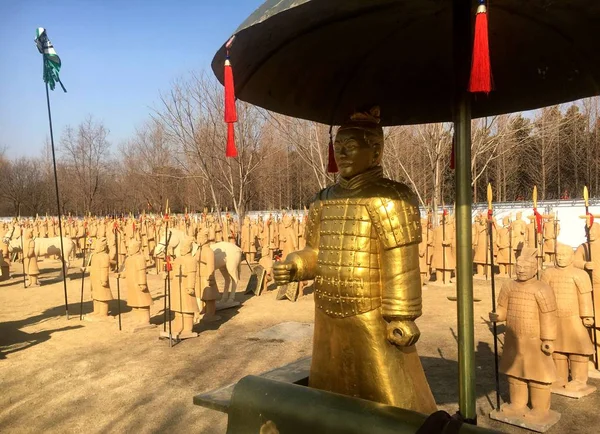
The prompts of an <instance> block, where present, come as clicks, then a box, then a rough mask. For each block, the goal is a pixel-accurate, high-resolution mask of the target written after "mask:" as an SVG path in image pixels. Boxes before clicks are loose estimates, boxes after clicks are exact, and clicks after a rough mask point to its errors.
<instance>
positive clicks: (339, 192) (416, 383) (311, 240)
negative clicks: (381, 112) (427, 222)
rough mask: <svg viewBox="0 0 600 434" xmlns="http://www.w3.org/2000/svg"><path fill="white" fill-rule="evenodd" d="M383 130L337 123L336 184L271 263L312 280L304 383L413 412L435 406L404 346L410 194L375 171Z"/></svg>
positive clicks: (409, 289)
mask: <svg viewBox="0 0 600 434" xmlns="http://www.w3.org/2000/svg"><path fill="white" fill-rule="evenodd" d="M382 148H383V132H382V129H381V127H380V126H379V125H378V123H377V122H376V121H374V120H373V119H372V118H369V116H366V119H364V118H363V119H360V118H356V117H355V118H354V119H353V120H352V121H351V122H349V123H348V124H346V125H343V126H342V127H340V129H339V130H338V133H337V136H336V140H335V146H334V149H335V158H336V161H337V163H338V167H339V168H340V175H341V177H340V178H339V181H338V183H336V184H334V185H333V186H331V187H328V188H326V189H324V190H322V191H321V192H320V193H319V194H318V195H317V197H316V199H315V200H314V202H313V203H312V204H311V206H310V210H309V215H308V221H307V225H306V232H305V240H306V247H305V248H304V249H303V250H301V251H297V252H293V253H291V254H289V255H288V256H287V258H286V260H285V261H284V262H281V263H276V264H275V266H274V276H275V280H276V282H277V283H278V284H280V285H281V284H285V283H287V282H289V281H304V280H311V279H314V281H315V304H316V312H315V333H314V340H313V358H312V364H311V369H310V375H309V385H310V386H311V387H315V388H318V389H324V390H328V391H332V392H336V393H342V394H346V395H351V396H356V397H360V398H363V399H369V400H372V401H378V402H382V403H386V404H390V405H395V406H398V407H402V408H408V409H412V410H416V411H420V412H423V413H431V412H433V411H435V410H436V406H435V402H434V399H433V396H432V394H431V391H430V389H429V385H428V383H427V380H426V378H425V374H424V372H423V368H422V366H421V362H420V359H419V356H418V354H417V351H416V348H415V346H414V344H415V343H416V341H417V340H418V338H419V330H418V328H417V326H416V325H415V323H414V320H415V319H416V318H418V317H419V316H420V315H421V280H420V273H419V243H420V242H421V224H420V216H419V209H418V205H417V201H416V197H415V195H414V194H413V193H412V192H411V191H410V189H409V188H408V187H407V186H405V185H404V184H400V183H397V182H394V181H391V180H389V179H385V178H384V177H383V170H382V168H381V165H380V164H381V155H382V151H383V149H382Z"/></svg>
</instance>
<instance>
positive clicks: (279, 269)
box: [273, 261, 298, 285]
mask: <svg viewBox="0 0 600 434" xmlns="http://www.w3.org/2000/svg"><path fill="white" fill-rule="evenodd" d="M297 271H298V267H297V266H296V264H294V263H293V262H288V261H283V262H276V263H275V264H273V277H274V278H275V283H276V284H277V285H285V284H287V283H290V282H292V281H293V280H294V277H295V275H296V272H297Z"/></svg>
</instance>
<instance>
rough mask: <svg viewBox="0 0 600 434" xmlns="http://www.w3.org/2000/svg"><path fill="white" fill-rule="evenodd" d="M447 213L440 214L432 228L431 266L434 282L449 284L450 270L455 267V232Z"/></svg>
mask: <svg viewBox="0 0 600 434" xmlns="http://www.w3.org/2000/svg"><path fill="white" fill-rule="evenodd" d="M452 226H453V225H451V224H450V218H449V216H448V214H442V216H441V217H440V224H439V225H438V227H437V228H435V229H434V230H433V243H432V244H433V257H432V259H431V268H435V283H436V284H442V283H443V284H446V285H448V284H450V283H451V282H452V280H451V277H452V271H453V270H454V269H455V268H456V257H455V256H454V238H455V233H454V231H453V230H452Z"/></svg>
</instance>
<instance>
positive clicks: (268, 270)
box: [258, 246, 273, 289]
mask: <svg viewBox="0 0 600 434" xmlns="http://www.w3.org/2000/svg"><path fill="white" fill-rule="evenodd" d="M260 254H261V257H260V259H259V260H258V265H260V266H261V267H263V268H264V269H265V276H266V277H265V279H266V282H265V289H266V286H269V282H271V281H272V280H273V257H272V256H271V251H270V250H269V248H268V247H267V246H263V248H262V250H261V252H260Z"/></svg>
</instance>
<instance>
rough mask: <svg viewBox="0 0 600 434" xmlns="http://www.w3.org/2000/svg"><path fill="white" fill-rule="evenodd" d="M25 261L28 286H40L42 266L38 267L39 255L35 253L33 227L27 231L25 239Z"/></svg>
mask: <svg viewBox="0 0 600 434" xmlns="http://www.w3.org/2000/svg"><path fill="white" fill-rule="evenodd" d="M23 262H24V269H25V274H26V275H27V279H28V280H29V284H28V285H27V286H40V282H39V280H38V277H39V275H40V268H39V267H38V262H37V256H36V255H35V240H34V239H33V231H32V230H31V229H27V230H26V231H25V240H24V241H23Z"/></svg>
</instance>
